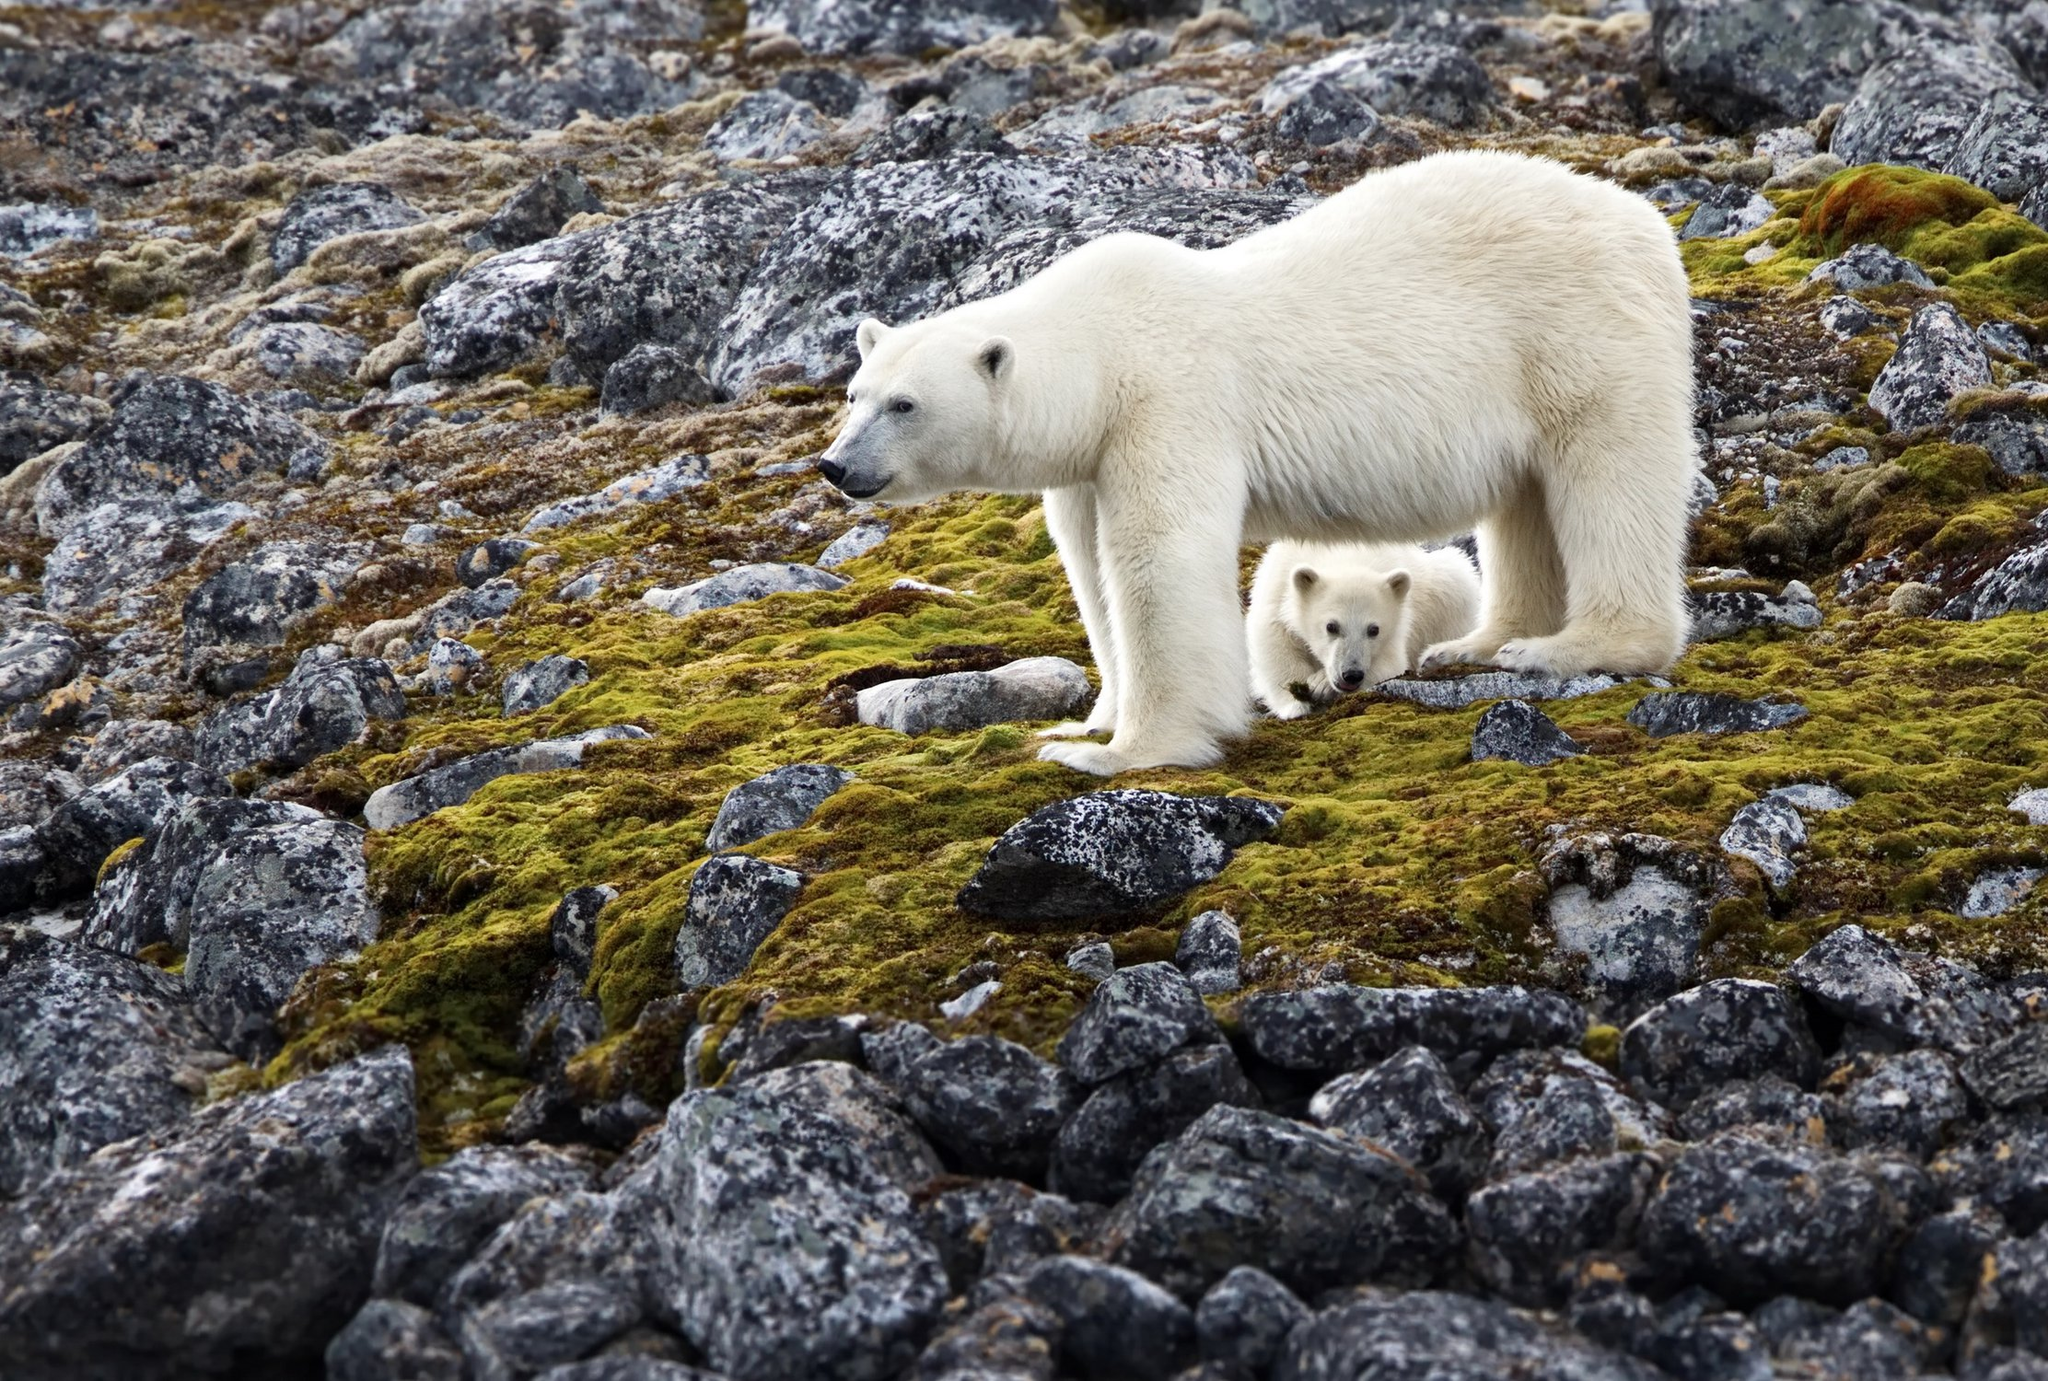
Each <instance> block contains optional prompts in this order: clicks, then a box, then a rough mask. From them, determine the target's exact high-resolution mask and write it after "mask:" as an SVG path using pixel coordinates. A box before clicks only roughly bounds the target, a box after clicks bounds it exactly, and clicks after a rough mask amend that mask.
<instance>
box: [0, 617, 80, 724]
mask: <svg viewBox="0 0 2048 1381" xmlns="http://www.w3.org/2000/svg"><path fill="white" fill-rule="evenodd" d="M83 651H84V650H83V649H82V648H80V647H79V645H78V639H76V638H74V637H72V636H71V635H70V634H69V633H67V632H65V631H64V629H62V628H60V627H58V626H57V625H56V624H54V623H31V624H29V625H27V626H26V627H23V628H16V629H13V630H11V631H9V633H8V634H7V637H6V641H4V642H0V705H19V704H21V703H22V702H23V701H24V700H34V699H36V698H37V697H38V696H41V695H44V694H47V693H48V692H50V691H53V690H55V689H57V687H59V686H61V685H63V684H64V683H65V682H66V681H69V680H70V679H71V677H72V675H73V674H74V673H75V672H76V671H77V670H78V666H79V662H80V660H81V656H82V653H83Z"/></svg>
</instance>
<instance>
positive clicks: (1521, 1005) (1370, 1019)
mask: <svg viewBox="0 0 2048 1381" xmlns="http://www.w3.org/2000/svg"><path fill="white" fill-rule="evenodd" d="M1239 1022H1240V1025H1241V1027H1242V1029H1243V1031H1244V1034H1245V1037H1246V1039H1247V1040H1248V1041H1249V1042H1250V1044H1251V1047H1252V1049H1253V1050H1254V1051H1256V1052H1257V1053H1258V1055H1259V1057H1260V1058H1261V1059H1263V1060H1265V1061H1267V1062H1268V1063H1270V1064H1273V1065H1277V1066H1278V1067H1280V1068H1281V1069H1291V1070H1302V1071H1309V1070H1327V1071H1330V1072H1333V1073H1334V1072H1341V1071H1343V1070H1350V1069H1363V1068H1365V1067H1366V1066H1367V1065H1371V1064H1377V1063H1378V1062H1379V1061H1381V1060H1384V1059H1385V1058H1386V1057H1387V1056H1389V1055H1392V1054H1393V1053H1394V1052H1395V1051H1397V1050H1400V1049H1402V1048H1403V1047H1404V1046H1410V1045H1420V1046H1425V1047H1427V1048H1428V1049H1430V1050H1433V1051H1435V1052H1436V1053H1437V1054H1438V1055H1439V1056H1442V1057H1444V1058H1446V1059H1447V1060H1448V1059H1453V1058H1455V1057H1458V1056H1466V1055H1469V1056H1473V1057H1477V1058H1479V1059H1488V1058H1492V1057H1494V1056H1497V1055H1500V1054H1502V1053H1504V1052H1506V1051H1509V1050H1519V1049H1524V1048H1530V1047H1542V1046H1550V1045H1564V1046H1572V1047H1576V1046H1577V1045H1578V1044H1579V1040H1580V1038H1581V1037H1582V1036H1583V1035H1584V1034H1585V1030H1586V1014H1585V1012H1584V1011H1582V1010H1581V1009H1580V1008H1579V1006H1578V1004H1577V1003H1575V1002H1573V1001H1572V1000H1571V999H1570V998H1568V997H1566V996H1564V995H1563V994H1562V993H1550V992H1531V991H1530V990H1528V989H1526V988H1521V987H1498V988H1364V987H1356V986H1353V985H1350V984H1333V985H1330V986H1327V987H1321V988H1305V989H1302V990H1301V991H1299V992H1290V993H1255V994H1253V995H1252V996H1251V997H1249V998H1247V999H1246V1000H1245V1003H1244V1007H1243V1011H1242V1014H1241V1016H1240V1018H1239Z"/></svg>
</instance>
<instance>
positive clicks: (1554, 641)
mask: <svg viewBox="0 0 2048 1381" xmlns="http://www.w3.org/2000/svg"><path fill="white" fill-rule="evenodd" d="M1493 662H1494V665H1495V666H1498V667H1501V668H1503V669H1504V670H1507V671H1519V672H1524V673H1526V674H1529V675H1532V676H1557V677H1571V676H1580V675H1584V674H1585V673H1586V672H1588V671H1591V670H1593V669H1594V665H1593V662H1592V661H1591V660H1589V659H1588V657H1587V656H1586V652H1585V649H1583V648H1582V647H1580V646H1578V645H1577V644H1576V643H1574V642H1568V641H1566V640H1564V639H1561V638H1558V637H1556V636H1552V637H1547V638H1510V639H1508V640H1507V641H1506V642H1504V643H1502V644H1501V645H1500V650H1499V651H1498V652H1496V653H1494V654H1493Z"/></svg>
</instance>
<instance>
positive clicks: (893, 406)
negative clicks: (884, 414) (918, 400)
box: [889, 398, 917, 412]
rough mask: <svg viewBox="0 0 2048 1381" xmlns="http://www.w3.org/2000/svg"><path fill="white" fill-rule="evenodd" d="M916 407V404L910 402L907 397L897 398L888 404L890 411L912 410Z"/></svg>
mask: <svg viewBox="0 0 2048 1381" xmlns="http://www.w3.org/2000/svg"><path fill="white" fill-rule="evenodd" d="M916 409H917V404H915V403H913V402H911V401H910V400H909V399H908V398H898V399H896V400H895V401H894V402H892V403H890V404H889V411H891V412H914V411H916Z"/></svg>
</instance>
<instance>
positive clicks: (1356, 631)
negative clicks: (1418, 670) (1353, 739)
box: [1291, 566, 1409, 695]
mask: <svg viewBox="0 0 2048 1381" xmlns="http://www.w3.org/2000/svg"><path fill="white" fill-rule="evenodd" d="M1291 579H1292V585H1291V588H1292V591H1293V606H1294V607H1293V611H1292V618H1291V625H1292V627H1293V629H1294V635H1295V636H1296V637H1297V638H1300V639H1301V640H1302V642H1304V643H1306V644H1307V645H1308V649H1309V651H1310V653H1311V654H1313V655H1314V657H1315V659H1316V660H1317V661H1318V662H1320V663H1322V668H1323V676H1324V678H1325V679H1326V680H1328V682H1329V688H1330V690H1331V692H1332V693H1334V694H1337V695H1346V694H1349V693H1350V692H1352V691H1356V690H1363V689H1365V688H1366V687H1367V686H1376V685H1378V684H1379V683H1380V682H1382V681H1389V680H1392V679H1393V678H1394V677H1396V676H1399V675H1400V674H1401V673H1402V672H1404V671H1406V670H1407V669H1408V657H1407V653H1406V650H1405V645H1406V643H1407V638H1406V637H1405V636H1404V632H1405V630H1404V629H1403V627H1402V625H1403V622H1404V616H1405V613H1406V606H1407V599H1408V586H1409V576H1408V572H1406V571H1388V572H1386V573H1384V574H1374V575H1370V576H1364V577H1351V576H1341V575H1326V574H1323V573H1321V572H1319V571H1316V570H1314V569H1313V568H1311V567H1308V566H1298V567H1296V568H1295V571H1294V574H1293V576H1292V578H1291Z"/></svg>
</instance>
